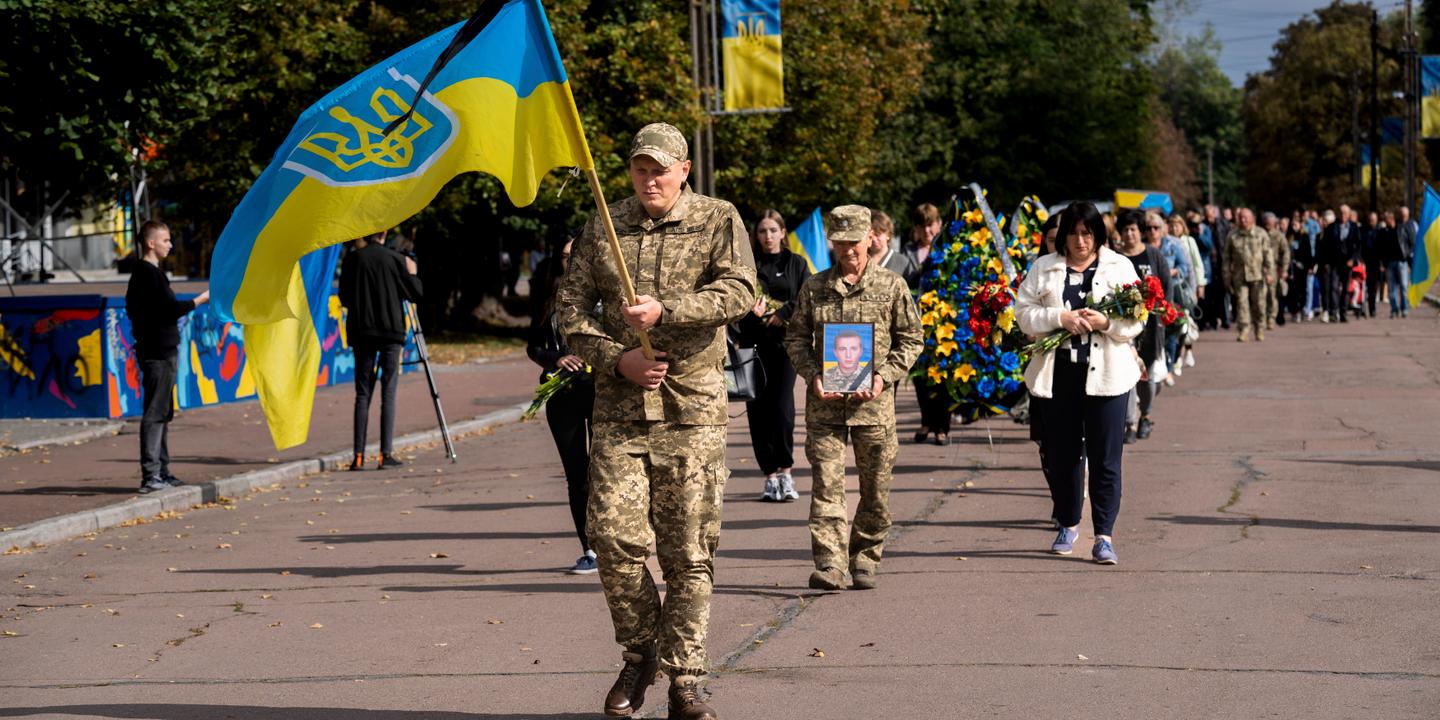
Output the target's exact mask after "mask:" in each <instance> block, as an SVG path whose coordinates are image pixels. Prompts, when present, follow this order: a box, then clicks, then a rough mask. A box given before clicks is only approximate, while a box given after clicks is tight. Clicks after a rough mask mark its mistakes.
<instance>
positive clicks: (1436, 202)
mask: <svg viewBox="0 0 1440 720" xmlns="http://www.w3.org/2000/svg"><path fill="white" fill-rule="evenodd" d="M1437 220H1440V193H1436V192H1435V188H1432V187H1430V186H1429V185H1428V184H1427V185H1426V186H1425V199H1424V201H1423V202H1421V203H1420V232H1419V233H1418V234H1417V235H1416V237H1415V256H1414V257H1413V258H1412V259H1411V260H1410V307H1412V308H1418V307H1420V305H1421V303H1422V302H1424V300H1425V293H1427V292H1430V286H1432V285H1434V284H1435V278H1436V276H1440V222H1437Z"/></svg>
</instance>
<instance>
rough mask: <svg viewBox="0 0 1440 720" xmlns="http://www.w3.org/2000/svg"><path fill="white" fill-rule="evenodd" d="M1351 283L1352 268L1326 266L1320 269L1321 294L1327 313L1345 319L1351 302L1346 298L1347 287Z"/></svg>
mask: <svg viewBox="0 0 1440 720" xmlns="http://www.w3.org/2000/svg"><path fill="white" fill-rule="evenodd" d="M1348 282H1350V268H1348V267H1346V266H1344V265H1324V266H1322V267H1321V268H1320V292H1321V293H1322V295H1323V297H1322V306H1323V307H1324V308H1325V312H1328V313H1330V314H1331V315H1332V316H1338V317H1339V318H1340V319H1342V320H1343V319H1345V316H1346V314H1347V313H1346V308H1347V307H1348V306H1349V305H1350V301H1349V300H1348V299H1347V298H1346V297H1345V285H1346V283H1348Z"/></svg>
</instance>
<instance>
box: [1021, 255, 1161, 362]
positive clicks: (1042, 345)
mask: <svg viewBox="0 0 1440 720" xmlns="http://www.w3.org/2000/svg"><path fill="white" fill-rule="evenodd" d="M1085 306H1086V307H1088V308H1090V309H1091V310H1096V311H1099V312H1101V313H1103V314H1104V315H1105V316H1106V317H1110V318H1115V319H1123V318H1134V319H1136V320H1139V321H1141V322H1144V321H1145V320H1146V319H1148V318H1149V317H1150V313H1155V314H1156V315H1157V317H1159V318H1160V321H1161V322H1162V323H1163V324H1165V325H1167V326H1168V325H1171V324H1173V323H1175V322H1176V321H1178V320H1179V319H1180V318H1182V317H1184V313H1183V312H1182V311H1181V310H1180V309H1179V308H1177V307H1175V305H1173V304H1171V302H1170V301H1169V300H1166V299H1165V286H1164V285H1163V284H1162V283H1161V282H1160V278H1158V277H1155V276H1154V275H1151V276H1149V277H1147V278H1145V279H1144V280H1136V281H1135V282H1132V283H1129V284H1127V285H1121V286H1120V287H1117V288H1115V289H1113V290H1111V291H1110V294H1108V295H1106V296H1105V297H1103V298H1101V299H1100V300H1098V301H1097V300H1095V299H1094V298H1093V297H1092V298H1091V299H1090V300H1089V301H1088V302H1086V304H1085ZM1072 337H1074V334H1073V333H1071V332H1070V331H1069V330H1056V331H1055V332H1053V333H1050V334H1049V335H1046V336H1045V337H1043V338H1040V339H1039V340H1036V341H1035V342H1033V343H1031V344H1030V345H1028V346H1026V347H1025V350H1024V352H1025V353H1026V354H1027V355H1031V356H1034V355H1036V354H1038V353H1046V352H1051V351H1053V350H1055V349H1056V348H1058V347H1060V346H1061V345H1064V344H1065V341H1066V340H1069V339H1070V338H1072Z"/></svg>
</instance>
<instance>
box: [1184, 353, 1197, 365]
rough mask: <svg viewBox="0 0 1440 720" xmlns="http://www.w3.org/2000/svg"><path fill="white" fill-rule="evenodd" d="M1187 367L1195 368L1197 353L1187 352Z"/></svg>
mask: <svg viewBox="0 0 1440 720" xmlns="http://www.w3.org/2000/svg"><path fill="white" fill-rule="evenodd" d="M1185 367H1195V351H1194V350H1186V351H1185Z"/></svg>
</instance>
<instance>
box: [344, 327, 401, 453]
mask: <svg viewBox="0 0 1440 720" xmlns="http://www.w3.org/2000/svg"><path fill="white" fill-rule="evenodd" d="M401 347H402V345H401V344H400V343H394V342H378V341H372V340H357V341H356V342H355V344H354V348H355V454H356V455H363V454H365V433H366V430H367V429H368V425H369V423H370V396H371V395H372V394H374V392H375V370H376V363H375V358H376V356H377V355H378V356H379V358H380V363H379V370H380V454H381V455H384V456H386V457H389V456H390V454H391V453H392V452H393V451H394V450H395V447H394V445H392V443H393V442H394V439H395V389H396V386H397V385H398V384H399V381H400V349H401Z"/></svg>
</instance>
